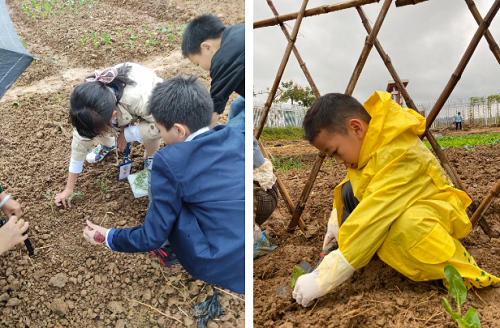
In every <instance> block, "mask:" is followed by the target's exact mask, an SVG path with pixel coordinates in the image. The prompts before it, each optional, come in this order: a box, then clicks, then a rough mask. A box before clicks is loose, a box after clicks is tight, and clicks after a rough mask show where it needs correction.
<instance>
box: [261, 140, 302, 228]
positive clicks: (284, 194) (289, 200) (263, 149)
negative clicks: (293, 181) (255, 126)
mask: <svg viewBox="0 0 500 328" xmlns="http://www.w3.org/2000/svg"><path fill="white" fill-rule="evenodd" d="M258 142H259V148H260V151H261V152H262V155H264V157H265V158H267V159H269V160H271V159H270V158H269V155H268V154H269V152H268V150H267V149H266V147H264V145H263V144H262V142H261V141H260V140H258ZM273 172H274V176H276V182H277V183H278V190H279V192H280V194H281V197H282V198H283V200H284V201H285V204H286V207H287V208H288V212H290V214H292V213H293V211H294V210H295V207H294V206H293V202H292V198H291V197H290V195H289V194H288V191H287V190H286V188H285V185H284V184H283V182H282V181H281V179H280V178H279V176H278V174H277V173H278V172H277V171H276V168H275V167H274V165H273ZM299 227H300V228H301V229H302V230H303V231H306V230H307V229H306V225H305V223H304V221H303V220H302V218H301V219H300V220H299Z"/></svg>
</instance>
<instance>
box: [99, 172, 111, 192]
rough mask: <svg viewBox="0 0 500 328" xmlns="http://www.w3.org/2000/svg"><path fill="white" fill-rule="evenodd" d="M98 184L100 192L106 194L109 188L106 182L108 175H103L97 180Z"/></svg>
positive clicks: (107, 181)
mask: <svg viewBox="0 0 500 328" xmlns="http://www.w3.org/2000/svg"><path fill="white" fill-rule="evenodd" d="M97 181H98V182H99V187H101V190H102V192H104V193H107V192H108V191H109V187H108V183H109V180H108V173H107V172H106V173H104V176H103V177H102V178H101V179H99V180H97Z"/></svg>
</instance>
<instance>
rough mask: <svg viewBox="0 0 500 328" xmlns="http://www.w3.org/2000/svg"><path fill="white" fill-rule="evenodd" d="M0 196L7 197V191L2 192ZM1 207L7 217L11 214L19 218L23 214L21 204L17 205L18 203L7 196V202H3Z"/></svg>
mask: <svg viewBox="0 0 500 328" xmlns="http://www.w3.org/2000/svg"><path fill="white" fill-rule="evenodd" d="M0 196H3V197H0V199H4V198H5V197H7V193H5V192H2V193H1V194H0ZM1 209H2V211H3V212H4V214H5V216H7V219H9V218H10V217H12V216H13V215H14V216H17V217H18V218H20V217H21V216H22V215H23V211H22V210H21V205H19V203H18V202H16V201H15V200H13V199H12V198H9V199H8V200H7V202H5V204H4V205H3V206H2V207H1Z"/></svg>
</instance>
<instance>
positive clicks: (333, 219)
mask: <svg viewBox="0 0 500 328" xmlns="http://www.w3.org/2000/svg"><path fill="white" fill-rule="evenodd" d="M338 234H339V221H338V219H337V209H336V208H334V209H333V210H332V213H331V214H330V219H329V220H328V228H327V230H326V235H325V239H324V241H323V249H325V248H326V245H328V243H329V242H330V241H332V239H333V238H335V239H337V236H338Z"/></svg>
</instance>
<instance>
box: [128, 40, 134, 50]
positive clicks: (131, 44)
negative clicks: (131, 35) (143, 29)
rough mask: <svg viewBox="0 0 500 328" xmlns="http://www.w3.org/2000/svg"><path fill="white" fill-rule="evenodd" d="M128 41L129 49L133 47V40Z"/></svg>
mask: <svg viewBox="0 0 500 328" xmlns="http://www.w3.org/2000/svg"><path fill="white" fill-rule="evenodd" d="M128 43H130V49H134V41H132V40H128Z"/></svg>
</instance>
